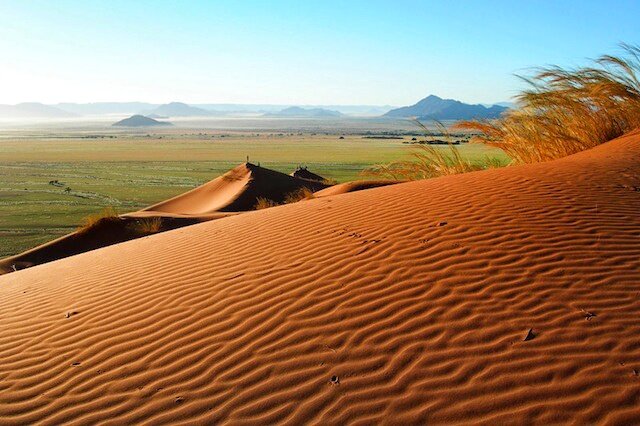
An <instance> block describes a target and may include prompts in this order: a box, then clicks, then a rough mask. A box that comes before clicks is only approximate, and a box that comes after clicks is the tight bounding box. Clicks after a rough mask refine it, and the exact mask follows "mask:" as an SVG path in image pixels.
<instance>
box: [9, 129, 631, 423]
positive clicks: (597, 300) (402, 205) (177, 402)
mask: <svg viewBox="0 0 640 426" xmlns="http://www.w3.org/2000/svg"><path fill="white" fill-rule="evenodd" d="M530 330H531V331H530ZM0 422H1V423H2V424H34V423H40V424H49V425H58V424H62V423H67V422H73V423H77V424H96V423H106V424H131V423H149V424H163V423H207V424H225V423H226V424H273V423H289V424H301V423H315V424H346V423H351V424H363V425H364V424H372V423H381V424H408V423H412V424H418V423H419V424H424V423H431V424H451V423H474V424H522V423H537V424H557V423H576V424H589V423H598V422H602V423H609V424H638V423H640V134H638V133H635V134H632V135H629V136H626V137H623V138H620V139H618V140H616V141H613V142H611V143H608V144H606V145H603V146H601V147H599V148H597V149H594V150H591V151H589V152H585V153H581V154H578V155H575V156H572V157H569V158H566V159H563V160H560V161H554V162H549V163H543V164H538V165H532V166H523V167H511V168H506V169H501V170H494V171H488V172H479V173H471V174H467V175H463V176H452V177H444V178H438V179H433V180H429V181H421V182H412V183H406V184H399V185H393V186H387V187H383V188H376V189H372V190H367V191H362V192H356V193H349V194H344V195H338V196H333V197H327V198H322V199H316V200H309V201H304V202H301V203H297V204H294V205H288V206H283V207H276V208H272V209H267V210H262V211H258V212H252V213H247V214H244V215H240V216H233V217H229V218H224V219H220V220H216V221H212V222H207V223H203V224H198V225H193V226H189V227H186V228H181V229H178V230H175V231H169V232H167V233H163V234H159V235H156V236H152V237H145V238H142V239H139V240H135V241H130V242H126V243H122V244H118V245H114V246H110V247H106V248H103V249H100V250H96V251H93V252H88V253H84V254H81V255H78V256H74V257H70V258H67V259H63V260H60V261H56V262H52V263H49V264H45V265H41V266H36V267H33V268H30V269H26V270H24V271H19V272H16V273H12V274H9V275H5V276H2V277H0Z"/></svg>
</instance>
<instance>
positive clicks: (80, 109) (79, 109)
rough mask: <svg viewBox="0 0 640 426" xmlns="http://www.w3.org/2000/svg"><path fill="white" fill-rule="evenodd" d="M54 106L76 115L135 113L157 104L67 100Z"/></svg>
mask: <svg viewBox="0 0 640 426" xmlns="http://www.w3.org/2000/svg"><path fill="white" fill-rule="evenodd" d="M54 106H55V107H56V108H59V109H61V110H64V111H68V112H71V113H74V114H78V115H109V114H135V113H137V112H139V111H144V110H150V109H152V108H157V107H158V105H157V104H150V103H146V102H93V103H86V104H78V103H69V102H67V103H60V104H56V105H54Z"/></svg>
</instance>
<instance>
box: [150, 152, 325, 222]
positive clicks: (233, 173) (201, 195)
mask: <svg viewBox="0 0 640 426" xmlns="http://www.w3.org/2000/svg"><path fill="white" fill-rule="evenodd" d="M328 186H329V185H326V184H324V183H322V182H316V181H311V180H305V179H299V178H296V177H293V176H290V175H287V174H284V173H280V172H277V171H275V170H270V169H265V168H264V167H260V166H256V165H255V164H251V163H243V164H241V165H239V166H238V167H236V168H234V169H231V170H230V171H228V172H227V173H225V174H224V175H222V176H220V177H218V178H216V179H214V180H212V181H211V182H208V183H205V184H204V185H201V186H199V187H197V188H195V189H193V190H191V191H189V192H186V193H184V194H180V195H178V196H177V197H174V198H171V199H170V200H167V201H163V202H161V203H158V204H155V205H153V206H150V207H147V208H146V209H144V210H143V211H155V212H163V213H180V214H194V215H201V214H207V213H211V212H237V211H247V210H253V209H254V208H255V205H256V200H257V199H258V198H259V197H262V198H267V199H269V200H272V201H275V202H278V203H281V202H283V201H284V200H285V198H286V196H287V195H288V194H290V193H292V192H295V191H296V190H299V189H301V188H308V189H310V190H311V191H319V190H321V189H324V188H327V187H328Z"/></svg>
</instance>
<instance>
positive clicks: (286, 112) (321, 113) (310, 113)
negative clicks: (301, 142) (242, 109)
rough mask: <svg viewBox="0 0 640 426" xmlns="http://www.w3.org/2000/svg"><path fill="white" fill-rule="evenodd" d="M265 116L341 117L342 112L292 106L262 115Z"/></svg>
mask: <svg viewBox="0 0 640 426" xmlns="http://www.w3.org/2000/svg"><path fill="white" fill-rule="evenodd" d="M264 116H265V117H295V118H323V117H342V113H340V112H338V111H333V110H329V109H324V108H301V107H297V106H292V107H289V108H285V109H283V110H281V111H279V112H271V113H267V114H265V115H264Z"/></svg>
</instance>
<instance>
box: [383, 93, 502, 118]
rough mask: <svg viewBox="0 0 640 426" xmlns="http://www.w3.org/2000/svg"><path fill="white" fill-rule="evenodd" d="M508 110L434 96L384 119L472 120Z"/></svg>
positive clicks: (399, 109) (389, 114)
mask: <svg viewBox="0 0 640 426" xmlns="http://www.w3.org/2000/svg"><path fill="white" fill-rule="evenodd" d="M507 109H508V108H506V107H503V106H499V105H492V106H491V107H489V108H487V107H485V106H482V105H470V104H465V103H462V102H460V101H456V100H454V99H442V98H439V97H437V96H435V95H430V96H427V97H426V98H424V99H422V100H421V101H420V102H418V103H417V104H414V105H411V106H407V107H402V108H396V109H392V110H391V111H389V112H387V113H386V114H384V117H397V118H408V117H416V118H418V119H419V120H471V119H474V118H497V117H499V116H500V115H501V114H502V113H503V112H505V111H506V110H507Z"/></svg>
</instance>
